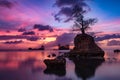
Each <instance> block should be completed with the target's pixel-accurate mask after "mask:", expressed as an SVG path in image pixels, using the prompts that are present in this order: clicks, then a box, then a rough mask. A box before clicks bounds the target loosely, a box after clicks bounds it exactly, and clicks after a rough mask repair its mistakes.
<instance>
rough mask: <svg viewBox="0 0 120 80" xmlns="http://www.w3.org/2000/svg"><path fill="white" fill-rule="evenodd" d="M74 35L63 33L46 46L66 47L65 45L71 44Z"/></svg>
mask: <svg viewBox="0 0 120 80" xmlns="http://www.w3.org/2000/svg"><path fill="white" fill-rule="evenodd" d="M75 35H76V34H75V33H64V34H62V35H60V36H58V37H57V39H56V41H53V42H49V43H48V44H46V45H47V46H50V47H51V46H56V45H58V44H61V45H67V44H69V45H70V44H71V42H72V41H73V40H74V37H75Z"/></svg>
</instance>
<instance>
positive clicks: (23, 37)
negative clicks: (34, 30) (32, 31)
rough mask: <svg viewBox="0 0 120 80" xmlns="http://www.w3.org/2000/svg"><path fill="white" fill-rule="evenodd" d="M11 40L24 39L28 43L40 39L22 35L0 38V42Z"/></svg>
mask: <svg viewBox="0 0 120 80" xmlns="http://www.w3.org/2000/svg"><path fill="white" fill-rule="evenodd" d="M11 39H26V40H29V41H37V40H38V39H40V38H39V37H37V36H24V35H16V36H14V35H13V36H12V35H2V36H0V40H11Z"/></svg>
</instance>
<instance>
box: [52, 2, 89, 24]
mask: <svg viewBox="0 0 120 80" xmlns="http://www.w3.org/2000/svg"><path fill="white" fill-rule="evenodd" d="M85 1H86V0H56V3H55V4H54V5H56V6H57V7H59V8H60V11H59V12H58V13H57V14H55V15H54V17H55V20H58V21H61V20H62V19H61V15H65V16H66V20H65V21H64V22H68V21H70V20H72V16H73V9H74V7H75V6H76V5H77V7H78V8H79V9H80V10H81V12H83V11H88V10H89V9H90V8H89V7H88V5H87V4H86V2H85ZM84 7H85V8H84Z"/></svg>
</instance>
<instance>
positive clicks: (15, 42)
mask: <svg viewBox="0 0 120 80" xmlns="http://www.w3.org/2000/svg"><path fill="white" fill-rule="evenodd" d="M22 42H23V41H22V40H19V41H6V42H4V44H20V43H22Z"/></svg>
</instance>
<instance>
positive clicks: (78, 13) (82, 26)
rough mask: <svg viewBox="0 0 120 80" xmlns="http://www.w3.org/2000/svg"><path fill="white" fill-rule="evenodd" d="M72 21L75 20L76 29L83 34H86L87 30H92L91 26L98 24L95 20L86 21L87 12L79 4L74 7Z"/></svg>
mask: <svg viewBox="0 0 120 80" xmlns="http://www.w3.org/2000/svg"><path fill="white" fill-rule="evenodd" d="M72 10H73V13H72V19H73V20H74V27H76V28H77V29H79V30H80V31H81V32H82V34H85V30H87V29H88V28H90V27H89V26H90V25H93V24H94V23H96V22H97V20H96V19H95V18H89V19H85V17H84V14H85V13H86V12H87V11H86V10H83V9H82V8H81V7H80V6H79V5H78V4H76V5H75V6H74V7H73V9H72Z"/></svg>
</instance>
